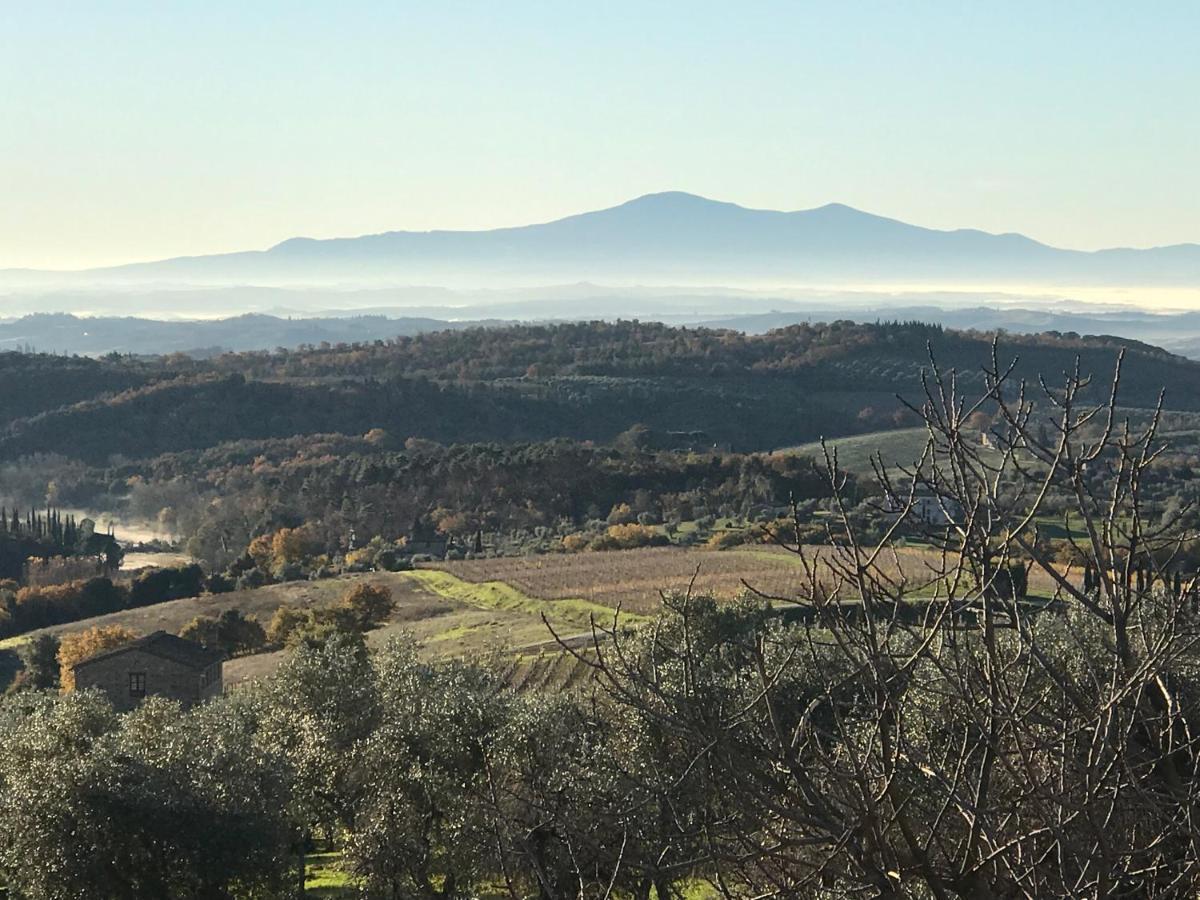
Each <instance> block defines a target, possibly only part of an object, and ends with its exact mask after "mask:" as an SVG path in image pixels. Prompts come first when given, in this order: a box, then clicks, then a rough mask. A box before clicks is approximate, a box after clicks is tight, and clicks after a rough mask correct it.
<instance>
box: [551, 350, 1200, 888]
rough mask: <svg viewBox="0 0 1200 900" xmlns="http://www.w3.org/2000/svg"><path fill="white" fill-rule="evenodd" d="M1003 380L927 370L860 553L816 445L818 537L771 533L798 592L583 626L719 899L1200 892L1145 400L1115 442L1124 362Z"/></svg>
mask: <svg viewBox="0 0 1200 900" xmlns="http://www.w3.org/2000/svg"><path fill="white" fill-rule="evenodd" d="M1014 366H1015V363H1014V364H1013V365H1008V366H1004V365H1001V363H1000V361H999V354H998V353H997V352H996V350H995V348H993V353H992V358H991V360H990V361H989V362H987V363H986V364H985V365H984V366H983V367H982V372H981V373H974V374H972V375H971V376H970V377H969V378H960V377H959V376H957V375H956V374H955V373H953V372H945V371H942V370H941V369H940V368H939V367H938V366H937V364H936V361H935V360H933V359H932V356H931V367H930V370H929V372H928V374H927V376H926V378H925V380H924V385H925V391H924V397H923V398H922V400H921V402H920V403H917V404H914V405H913V406H912V409H913V410H914V411H915V412H917V413H918V414H919V415H920V417H921V419H922V421H923V422H924V424H925V427H926V429H927V433H928V434H927V441H926V444H925V448H924V452H923V453H922V455H921V457H920V459H918V460H916V461H914V463H913V464H912V465H910V466H902V467H899V468H890V469H889V468H888V467H887V466H885V464H884V461H883V459H882V458H880V459H878V460H877V461H876V466H875V470H876V481H877V482H878V492H877V493H878V498H879V502H878V516H880V517H882V518H883V519H884V520H885V521H886V527H885V528H884V529H883V536H882V538H881V539H876V540H870V541H868V540H864V539H863V538H862V537H861V529H859V528H857V527H856V526H855V524H854V523H855V519H854V517H853V516H852V515H851V511H850V508H851V505H852V504H851V498H850V496H849V491H848V489H847V480H846V477H845V475H844V473H843V472H842V471H841V469H840V467H839V464H838V459H837V454H836V451H835V450H832V449H827V450H826V460H825V463H826V466H825V469H826V473H827V477H828V478H829V480H830V484H831V487H832V488H833V493H834V502H833V508H832V512H831V515H830V517H829V519H828V545H827V546H823V547H821V548H810V547H805V546H800V545H798V544H797V543H795V542H794V541H791V540H789V539H788V536H787V535H785V534H776V535H775V537H776V538H777V540H778V541H779V543H780V544H781V545H782V546H784V547H786V548H787V549H788V550H789V551H790V552H791V553H792V554H794V557H795V560H796V563H797V565H798V566H800V567H801V569H802V571H803V573H804V579H803V581H804V589H803V590H802V591H801V592H800V595H799V596H793V597H766V596H764V595H762V594H758V600H759V602H758V603H757V604H746V605H743V606H741V607H735V608H725V607H721V606H719V605H717V604H714V603H712V602H711V601H709V600H707V599H705V598H703V597H695V596H692V595H691V593H690V592H689V593H688V594H687V595H684V596H682V597H675V598H668V602H667V604H666V613H665V615H664V616H663V618H662V620H661V621H660V622H659V623H658V624H657V625H656V626H655V627H654V628H653V629H652V630H649V631H645V630H644V631H643V632H641V633H640V634H630V633H627V632H624V631H623V630H622V629H621V628H620V627H618V626H617V624H616V623H614V624H613V625H612V626H601V625H597V626H595V640H594V642H593V646H592V647H591V648H590V652H588V653H586V654H584V653H579V654H578V656H579V659H580V660H582V661H584V662H586V663H588V664H589V665H591V666H593V667H594V668H595V670H596V672H597V675H598V678H599V682H600V683H601V684H602V685H603V686H604V690H605V692H606V695H607V697H608V701H609V702H613V703H616V704H619V705H622V706H625V707H628V708H631V709H634V710H636V711H637V713H638V716H639V717H640V719H641V720H642V721H644V722H652V723H654V725H655V727H656V728H657V729H658V731H659V732H660V733H661V734H662V735H663V736H664V737H663V738H662V740H664V741H668V740H669V746H670V748H671V751H672V754H673V759H674V763H673V766H674V769H673V772H672V775H671V778H670V779H667V780H666V781H664V778H663V773H662V772H661V771H659V770H656V771H655V772H654V773H653V780H654V788H655V789H656V790H657V791H658V792H659V793H658V794H656V795H655V796H657V797H658V800H657V802H658V804H659V806H660V808H664V809H668V810H670V812H671V815H670V816H669V817H667V819H666V821H667V822H668V824H671V823H673V824H674V825H675V827H676V828H677V829H678V834H677V836H676V837H677V842H678V846H679V847H681V848H687V849H688V851H689V852H688V853H687V854H685V855H682V856H681V857H680V862H681V863H686V864H687V866H688V867H689V869H688V871H690V872H692V873H696V872H699V873H701V874H703V875H705V876H707V877H708V878H710V879H711V880H712V881H713V883H714V884H715V885H716V886H717V887H718V889H719V890H721V891H722V892H723V893H724V895H725V896H730V897H732V896H785V897H786V896H811V895H814V894H818V895H819V894H821V893H827V894H831V895H838V896H854V895H862V896H885V897H908V896H912V897H926V896H932V897H939V898H940V897H981V896H994V897H1042V896H1052V897H1075V896H1078V897H1093V896H1098V895H1105V896H1108V895H1128V896H1171V895H1177V894H1178V895H1184V894H1187V895H1194V894H1195V892H1196V889H1197V886H1198V885H1200V877H1198V869H1197V866H1198V862H1200V828H1198V825H1200V820H1198V819H1197V813H1198V812H1200V810H1198V808H1197V783H1198V781H1197V748H1196V746H1195V735H1194V730H1195V728H1196V726H1197V714H1198V712H1200V710H1198V709H1197V687H1198V686H1197V681H1196V652H1195V651H1196V647H1195V642H1196V620H1195V616H1194V614H1193V610H1192V604H1191V601H1190V599H1189V598H1191V597H1192V596H1193V595H1194V593H1195V585H1194V584H1193V581H1194V579H1191V578H1188V579H1184V578H1182V577H1181V575H1180V573H1179V568H1178V567H1179V560H1180V558H1181V557H1180V552H1181V550H1182V548H1183V547H1184V545H1185V544H1186V542H1187V541H1189V540H1190V539H1191V537H1192V536H1191V535H1189V534H1187V533H1186V532H1185V531H1184V530H1183V529H1182V528H1181V527H1180V526H1179V524H1178V521H1177V520H1170V521H1161V520H1156V519H1154V518H1153V517H1151V516H1148V515H1147V513H1146V507H1145V497H1144V490H1143V488H1144V484H1145V482H1146V480H1147V478H1148V477H1149V476H1150V474H1151V472H1152V469H1153V466H1154V464H1155V460H1156V457H1157V456H1158V454H1159V453H1160V452H1161V449H1162V447H1161V443H1160V441H1159V440H1158V425H1159V419H1160V409H1161V401H1160V408H1159V409H1155V410H1152V411H1145V412H1143V413H1141V414H1139V416H1138V418H1139V419H1140V420H1141V421H1142V422H1143V423H1144V424H1143V425H1142V427H1141V428H1140V429H1137V428H1134V427H1133V425H1132V424H1131V420H1130V418H1129V416H1128V415H1126V414H1125V413H1124V412H1123V410H1122V408H1121V406H1120V404H1119V395H1120V382H1121V361H1120V359H1119V358H1118V359H1117V361H1116V366H1115V369H1114V372H1113V374H1112V378H1111V380H1110V382H1108V384H1107V385H1106V386H1104V387H1103V388H1101V387H1100V386H1098V385H1093V384H1092V383H1091V380H1090V378H1089V377H1088V376H1087V375H1085V374H1084V373H1081V372H1080V371H1079V367H1078V364H1077V365H1076V366H1075V369H1074V371H1071V372H1068V373H1065V375H1064V376H1063V379H1062V383H1061V385H1059V386H1056V387H1051V386H1050V385H1049V384H1047V383H1039V384H1036V385H1028V384H1025V383H1021V382H1018V381H1016V380H1015V378H1014V376H1013V371H1014ZM967 384H971V385H974V388H973V390H974V396H969V392H968V390H967V389H966V388H965V387H964V385H967ZM1097 395H1099V396H1097ZM979 413H984V414H985V415H983V416H980V415H978V414H979ZM980 421H989V422H991V423H993V424H992V426H991V429H990V433H989V439H988V440H987V441H986V442H983V441H981V440H980V435H979V433H978V430H977V428H978V423H979V422H980ZM968 423H970V424H968ZM1064 501H1065V502H1066V508H1067V510H1068V512H1067V513H1065V514H1062V513H1061V512H1059V513H1056V514H1054V515H1051V513H1050V512H1049V511H1050V510H1051V509H1058V510H1061V508H1062V505H1063V503H1064ZM796 519H797V520H796V523H795V524H796V533H797V534H799V532H800V524H801V523H800V521H799V517H798V516H797V517H796ZM1051 520H1053V521H1051ZM1051 524H1052V525H1054V526H1055V528H1056V530H1057V531H1059V532H1060V533H1063V534H1065V535H1066V538H1065V540H1066V542H1067V545H1068V549H1069V551H1070V552H1069V553H1067V554H1065V556H1066V558H1067V561H1063V557H1064V554H1063V553H1061V552H1060V553H1056V552H1054V550H1052V548H1051V546H1050V544H1049V543H1048V541H1047V539H1046V538H1047V535H1046V533H1045V531H1046V529H1047V527H1049V526H1050V525H1051ZM901 537H904V539H905V541H909V542H912V541H913V539H914V538H916V539H919V542H920V543H923V544H924V545H926V547H927V548H928V549H927V550H926V551H925V552H924V553H920V554H917V553H914V552H911V551H905V550H901V549H899V545H900V543H901V541H900V538H901ZM763 601H770V602H769V603H764V602H763ZM572 652H574V651H572ZM664 784H666V785H667V786H668V788H671V787H673V788H674V793H673V794H672V792H671V791H670V790H668V791H667V793H668V794H669V795H670V796H667V797H665V798H664V797H663V796H662V792H663V785H664ZM696 848H700V849H699V851H698V852H697V851H696Z"/></svg>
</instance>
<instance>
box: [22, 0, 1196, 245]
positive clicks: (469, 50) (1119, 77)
mask: <svg viewBox="0 0 1200 900" xmlns="http://www.w3.org/2000/svg"><path fill="white" fill-rule="evenodd" d="M0 20H2V21H3V26H2V27H0V84H3V85H4V86H5V87H4V89H3V90H2V91H0V268H8V267H38V268H57V269H69V268H80V267H85V266H94V265H103V264H114V263H121V262H128V261H133V260H144V259H157V258H163V257H169V256H178V255H192V254H201V253H212V252H221V251H227V250H243V249H261V248H265V247H268V246H270V245H272V244H274V243H277V242H278V241H281V240H283V239H285V238H288V237H292V236H296V235H307V236H312V237H332V236H348V235H358V234H364V233H373V232H379V231H387V230H393V229H412V230H423V229H430V228H491V227H497V226H503V225H515V224H526V223H529V222H535V221H546V220H550V219H554V218H557V217H560V216H563V215H569V214H571V213H575V212H581V211H584V210H588V209H597V208H603V207H606V206H612V205H615V204H617V203H621V202H623V201H625V200H628V199H630V198H632V197H635V196H638V195H641V194H645V193H650V192H654V191H661V190H684V191H690V192H693V193H698V194H703V195H705V196H708V197H713V198H715V199H720V200H729V201H733V202H736V203H740V204H743V205H746V206H753V207H763V208H773V209H805V208H810V207H814V206H820V205H822V204H824V203H828V202H841V203H847V204H849V205H851V206H855V207H858V208H860V209H865V210H868V211H871V212H875V213H879V214H882V215H887V216H892V217H895V218H899V219H903V220H905V221H909V222H913V223H916V224H920V225H926V226H930V227H934V228H958V227H976V228H983V229H985V230H988V231H997V232H1005V231H1019V232H1022V233H1024V234H1028V235H1030V236H1031V237H1034V238H1037V239H1038V240H1042V241H1045V242H1047V243H1051V244H1054V245H1057V246H1065V247H1073V248H1080V249H1094V248H1098V247H1105V246H1153V245H1161V244H1170V243H1180V242H1200V164H1198V160H1200V115H1197V104H1198V100H1197V98H1198V97H1200V54H1198V53H1197V52H1196V45H1195V41H1196V35H1197V34H1200V3H1196V2H1195V0H1185V2H1146V3H1136V4H1135V3H1128V2H1119V3H1118V2H1106V0H1090V2H1070V0H1056V2H1052V3H1046V2H1044V0H1042V2H1036V3H1033V2H1031V3H1024V2H1016V0H1008V2H999V3H990V2H984V0H973V2H970V3H963V2H961V0H958V2H945V3H941V2H919V0H912V2H904V3H901V2H883V0H880V2H873V3H859V2H852V0H830V2H825V3H807V2H800V0H792V2H779V3H775V2H754V0H739V2H738V3H729V2H720V3H716V2H714V3H707V2H703V0H688V2H655V0H638V2H623V0H601V2H594V3H578V2H569V0H559V2H534V0H504V2H495V0H487V2H454V0H436V2H427V3H416V2H401V0H390V2H354V0H339V2H336V3H334V2H327V3H318V2H291V3H278V2H270V0H254V2H252V3H247V2H245V0H236V2H231V0H204V2H188V0H172V2H162V0H154V2H109V0H75V2H60V0H38V2H34V3H30V2H26V0H0Z"/></svg>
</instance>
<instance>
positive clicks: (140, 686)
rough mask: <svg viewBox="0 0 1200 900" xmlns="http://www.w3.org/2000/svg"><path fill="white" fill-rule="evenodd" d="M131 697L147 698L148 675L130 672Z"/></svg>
mask: <svg viewBox="0 0 1200 900" xmlns="http://www.w3.org/2000/svg"><path fill="white" fill-rule="evenodd" d="M129 696H130V697H145V696H146V673H145V672H130V673H129Z"/></svg>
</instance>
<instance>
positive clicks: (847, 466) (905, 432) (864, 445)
mask: <svg viewBox="0 0 1200 900" xmlns="http://www.w3.org/2000/svg"><path fill="white" fill-rule="evenodd" d="M928 437H929V432H927V431H926V430H925V429H924V428H898V429H895V430H893V431H873V432H871V433H870V434H859V435H855V436H854V437H845V438H838V439H837V440H832V441H827V442H826V443H827V445H828V446H829V447H830V449H831V450H832V449H834V448H836V449H837V457H838V465H839V466H841V468H842V469H844V470H845V471H847V472H852V473H854V474H855V475H870V474H871V471H872V469H871V459H872V457H874V456H875V454H877V453H878V454H881V455H882V456H883V461H884V464H885V465H886V466H888V467H889V468H891V467H893V466H898V465H909V464H911V463H914V462H916V461H917V460H918V459H920V457H921V452H922V451H923V450H924V449H925V441H926V440H927V439H928ZM780 452H785V453H795V454H797V455H800V456H811V457H813V458H814V459H816V460H817V461H818V462H820V461H822V460H823V459H824V458H825V457H824V451H823V450H822V449H821V444H820V443H819V442H814V443H811V444H800V445H799V446H797V447H789V448H788V449H787V450H785V451H780Z"/></svg>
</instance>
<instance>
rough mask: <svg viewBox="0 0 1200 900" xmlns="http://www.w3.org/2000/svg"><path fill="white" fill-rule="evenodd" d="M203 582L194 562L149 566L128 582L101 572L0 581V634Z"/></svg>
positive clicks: (127, 605) (184, 591)
mask: <svg viewBox="0 0 1200 900" xmlns="http://www.w3.org/2000/svg"><path fill="white" fill-rule="evenodd" d="M207 583H208V581H207V579H206V578H205V576H204V571H203V569H201V568H200V567H199V566H198V565H186V566H174V567H167V568H162V569H149V570H146V571H144V572H140V573H138V574H137V575H135V576H134V577H133V579H132V580H131V581H129V583H128V584H123V583H118V582H114V581H112V580H111V579H110V578H108V577H105V576H97V577H95V578H88V579H80V580H74V581H68V582H64V583H62V584H51V585H44V586H28V587H21V586H19V585H18V584H17V583H16V582H13V581H0V637H11V636H13V635H18V634H24V633H25V632H27V631H33V630H35V629H38V628H46V627H48V626H50V625H61V624H64V623H66V622H78V621H80V620H82V619H90V618H92V617H93V616H102V615H105V614H106V613H112V612H117V611H119V610H122V609H134V608H137V607H142V606H151V605H153V604H155V603H164V602H166V601H168V600H178V599H181V598H183V597H195V596H198V595H199V594H200V593H201V592H202V591H203V590H204V589H205V587H206V585H207Z"/></svg>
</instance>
